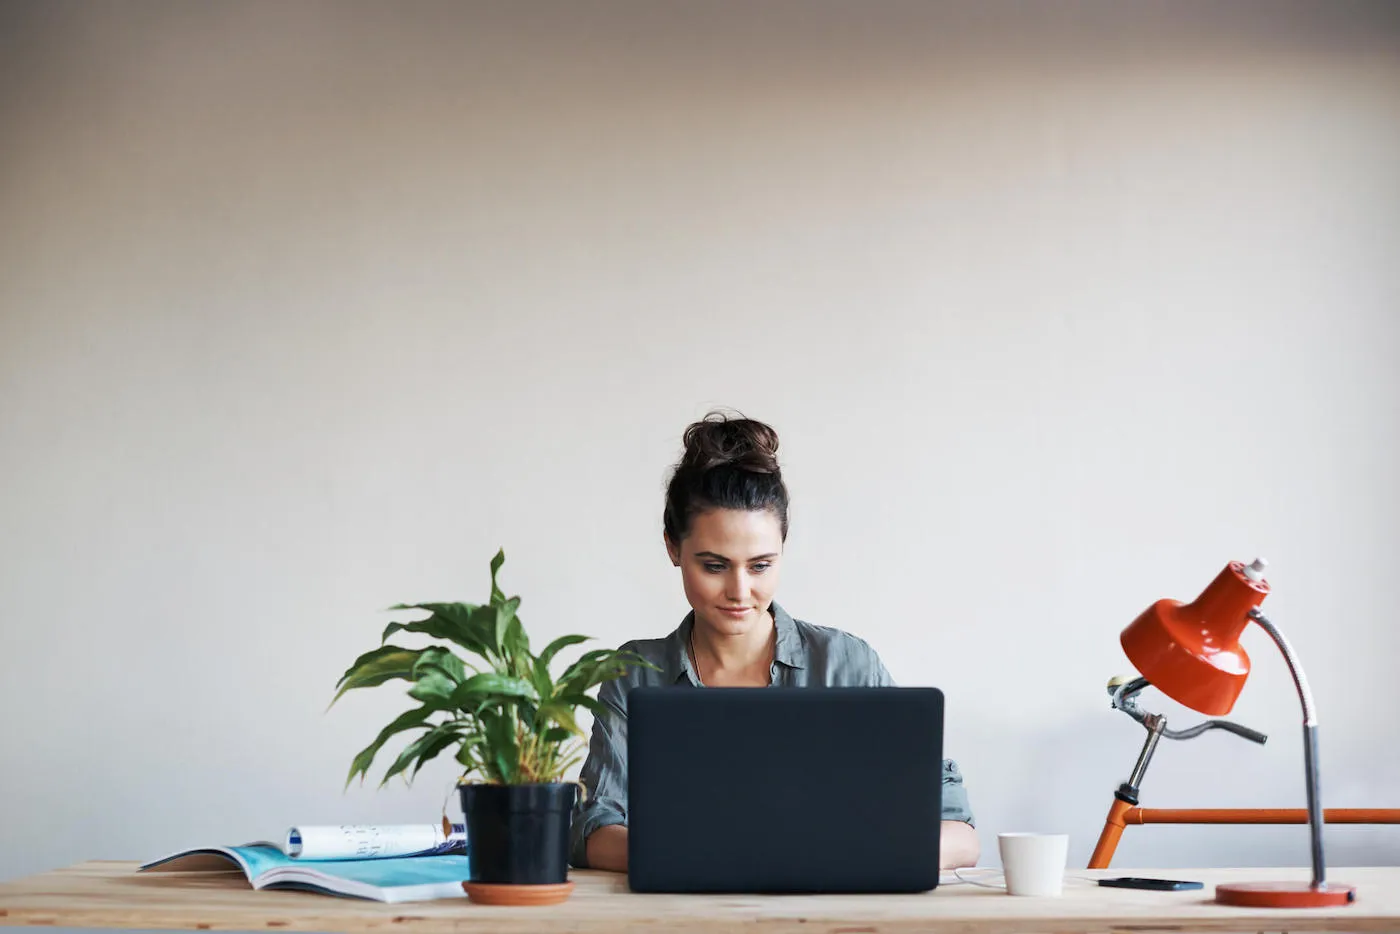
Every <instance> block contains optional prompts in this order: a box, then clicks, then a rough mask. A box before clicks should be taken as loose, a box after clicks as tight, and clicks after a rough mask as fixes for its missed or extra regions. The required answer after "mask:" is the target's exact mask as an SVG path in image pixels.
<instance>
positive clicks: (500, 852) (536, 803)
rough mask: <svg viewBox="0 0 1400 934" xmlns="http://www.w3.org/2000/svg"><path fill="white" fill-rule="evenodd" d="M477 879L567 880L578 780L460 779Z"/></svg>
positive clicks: (551, 882)
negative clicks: (467, 782) (486, 781)
mask: <svg viewBox="0 0 1400 934" xmlns="http://www.w3.org/2000/svg"><path fill="white" fill-rule="evenodd" d="M457 790H458V792H459V793H460V795H461V798H462V813H463V814H465V815H466V818H467V846H468V849H467V853H468V856H467V859H468V863H469V865H470V870H471V875H472V882H474V883H482V884H487V885H561V884H563V883H564V882H566V881H567V880H568V875H569V822H570V820H571V819H572V816H573V809H574V800H575V796H576V795H577V794H578V787H577V786H576V785H568V784H563V783H551V784H542V785H460V786H458V789H457Z"/></svg>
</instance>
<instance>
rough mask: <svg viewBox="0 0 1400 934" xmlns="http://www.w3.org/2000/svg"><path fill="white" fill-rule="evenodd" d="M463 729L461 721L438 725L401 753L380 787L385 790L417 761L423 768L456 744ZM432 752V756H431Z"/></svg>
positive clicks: (385, 774) (450, 721)
mask: <svg viewBox="0 0 1400 934" xmlns="http://www.w3.org/2000/svg"><path fill="white" fill-rule="evenodd" d="M461 729H462V724H461V722H460V721H458V720H449V721H448V722H447V723H440V724H438V725H437V726H435V727H433V728H432V729H431V730H429V731H428V732H426V733H424V734H423V735H422V736H420V737H418V738H417V739H415V740H414V741H413V742H411V743H409V744H408V746H406V747H405V748H404V751H403V752H401V753H399V757H398V758H397V759H395V760H394V764H393V765H391V766H389V771H387V772H385V773H384V780H383V781H381V782H380V783H379V787H380V788H383V787H384V786H385V785H387V784H388V783H389V779H391V778H393V777H394V776H395V775H398V774H399V773H400V772H402V771H403V770H404V769H406V768H408V767H409V765H411V764H412V763H413V762H414V761H415V760H417V761H418V764H419V767H420V768H421V767H422V764H423V762H426V761H427V760H428V759H430V758H432V756H435V755H437V754H438V753H439V752H441V751H442V750H443V749H445V748H446V747H447V746H450V745H451V744H452V743H453V742H455V741H456V739H457V738H458V735H459V733H460V731H461ZM444 737H446V738H447V741H446V742H443V738H444ZM430 750H431V754H429V751H430Z"/></svg>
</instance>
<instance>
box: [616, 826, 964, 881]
mask: <svg viewBox="0 0 1400 934" xmlns="http://www.w3.org/2000/svg"><path fill="white" fill-rule="evenodd" d="M594 836H597V835H596V834H594ZM626 839H627V838H626V834H625V833H624V834H623V842H624V843H625V842H626ZM622 855H623V857H624V863H625V857H626V855H627V854H626V853H625V852H624V853H623V854H622ZM981 855H982V844H981V843H979V842H978V840H977V831H976V830H975V829H974V828H973V826H972V825H971V824H969V823H967V822H965V821H960V820H945V821H944V822H943V828H942V830H940V831H939V835H938V868H939V869H961V868H963V867H964V866H976V865H977V860H978V858H979V857H980V856H981ZM589 858H590V859H591V858H592V853H591V852H590V853H589Z"/></svg>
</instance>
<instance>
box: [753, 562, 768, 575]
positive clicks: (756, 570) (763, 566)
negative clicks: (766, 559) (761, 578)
mask: <svg viewBox="0 0 1400 934" xmlns="http://www.w3.org/2000/svg"><path fill="white" fill-rule="evenodd" d="M769 567H770V565H767V564H755V565H753V566H752V567H751V568H749V570H750V571H753V572H754V573H755V574H762V573H763V572H764V571H766V570H768V568H769Z"/></svg>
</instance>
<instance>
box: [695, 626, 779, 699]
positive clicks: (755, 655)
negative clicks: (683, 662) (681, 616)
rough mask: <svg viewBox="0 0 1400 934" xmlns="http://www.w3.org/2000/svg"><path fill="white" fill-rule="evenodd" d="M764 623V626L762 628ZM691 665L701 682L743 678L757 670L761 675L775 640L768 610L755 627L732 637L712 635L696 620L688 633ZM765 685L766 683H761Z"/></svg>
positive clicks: (770, 659) (770, 655)
mask: <svg viewBox="0 0 1400 934" xmlns="http://www.w3.org/2000/svg"><path fill="white" fill-rule="evenodd" d="M764 623H766V625H764ZM690 638H691V645H692V648H691V653H692V655H693V656H694V657H692V658H691V663H692V664H694V665H695V668H696V673H697V674H700V673H701V672H702V671H703V672H704V674H703V675H701V680H702V681H703V680H705V676H708V677H709V679H710V680H711V681H716V680H724V679H726V678H727V677H730V676H732V677H743V676H744V675H746V674H749V673H752V672H755V671H758V670H759V669H761V670H762V672H763V673H764V674H765V679H766V673H767V671H768V670H769V668H770V666H771V665H772V664H773V653H774V651H775V644H776V641H777V624H776V623H775V622H774V620H773V611H772V609H771V608H770V609H769V610H768V611H767V612H765V613H764V614H763V618H762V620H761V621H760V623H759V625H757V626H754V627H753V628H752V629H750V630H749V631H748V632H743V633H737V634H735V635H725V634H722V633H716V632H715V631H714V630H712V629H710V628H709V627H708V626H705V625H704V624H702V623H700V622H699V621H698V620H697V621H696V622H695V623H694V624H693V625H692V627H691V631H690ZM765 683H766V680H765Z"/></svg>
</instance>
